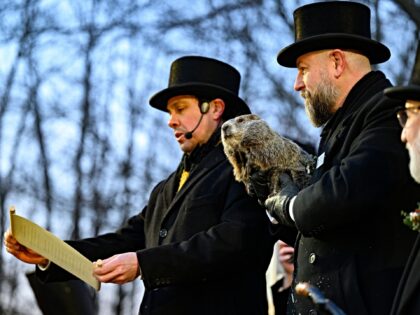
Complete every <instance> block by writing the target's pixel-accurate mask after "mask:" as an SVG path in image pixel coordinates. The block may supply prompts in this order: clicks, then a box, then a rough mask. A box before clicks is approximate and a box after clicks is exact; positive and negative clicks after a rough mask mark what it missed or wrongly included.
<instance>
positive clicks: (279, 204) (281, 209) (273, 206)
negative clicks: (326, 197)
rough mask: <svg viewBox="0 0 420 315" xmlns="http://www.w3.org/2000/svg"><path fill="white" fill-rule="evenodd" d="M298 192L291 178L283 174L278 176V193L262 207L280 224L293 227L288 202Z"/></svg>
mask: <svg viewBox="0 0 420 315" xmlns="http://www.w3.org/2000/svg"><path fill="white" fill-rule="evenodd" d="M298 192H299V189H298V187H297V186H296V185H295V183H293V181H292V178H291V177H290V176H289V175H287V174H286V173H283V174H281V175H280V192H279V193H278V194H277V195H275V196H273V197H270V198H268V199H267V200H266V201H265V203H264V205H265V207H266V209H267V211H268V213H269V214H270V215H271V216H272V217H274V218H275V219H276V220H277V221H278V222H279V223H280V224H284V225H289V226H295V223H294V221H293V220H292V218H291V217H290V213H289V204H290V200H291V199H292V198H293V197H294V196H296V195H297V193H298Z"/></svg>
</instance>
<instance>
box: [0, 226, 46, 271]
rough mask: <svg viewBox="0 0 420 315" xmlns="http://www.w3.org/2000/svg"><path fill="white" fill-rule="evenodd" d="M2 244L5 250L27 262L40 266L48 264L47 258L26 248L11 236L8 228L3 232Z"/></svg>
mask: <svg viewBox="0 0 420 315" xmlns="http://www.w3.org/2000/svg"><path fill="white" fill-rule="evenodd" d="M3 242H4V246H5V247H6V250H7V251H8V252H9V253H10V254H12V255H13V256H15V257H16V258H17V259H19V260H21V261H23V262H25V263H28V264H36V265H41V266H46V265H47V264H48V259H46V258H45V257H43V256H41V255H39V254H38V253H36V252H34V251H33V250H31V249H29V248H27V247H26V246H23V245H22V244H20V243H19V242H18V241H17V240H16V239H15V238H14V236H13V234H12V232H11V230H10V229H8V230H7V231H6V233H4V241H3Z"/></svg>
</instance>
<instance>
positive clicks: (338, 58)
mask: <svg viewBox="0 0 420 315" xmlns="http://www.w3.org/2000/svg"><path fill="white" fill-rule="evenodd" d="M329 58H330V61H331V62H332V66H333V70H332V72H333V75H334V77H335V78H336V79H338V78H339V77H340V76H341V74H342V73H343V71H344V68H345V63H346V58H345V55H344V51H342V50H341V49H334V50H332V51H330V53H329Z"/></svg>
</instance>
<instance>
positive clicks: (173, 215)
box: [37, 142, 273, 315]
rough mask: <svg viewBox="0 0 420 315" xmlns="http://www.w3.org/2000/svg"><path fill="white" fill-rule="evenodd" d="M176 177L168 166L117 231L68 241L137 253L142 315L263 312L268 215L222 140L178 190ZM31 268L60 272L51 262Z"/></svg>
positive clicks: (49, 276) (100, 252)
mask: <svg viewBox="0 0 420 315" xmlns="http://www.w3.org/2000/svg"><path fill="white" fill-rule="evenodd" d="M177 174H178V175H177ZM178 182H179V172H174V173H173V174H171V175H170V176H169V178H168V179H166V180H164V181H162V182H161V183H159V184H158V185H157V186H156V187H155V188H154V189H153V191H152V193H151V195H150V199H149V203H148V205H147V207H145V208H144V209H143V211H142V212H141V213H140V214H139V215H137V216H134V217H132V218H131V219H130V220H129V222H128V224H127V225H126V226H124V227H123V228H122V229H121V230H119V231H118V232H117V233H110V234H105V235H102V236H99V237H95V238H91V239H85V240H81V241H70V242H69V244H70V245H72V246H73V247H75V248H76V249H78V250H79V251H80V252H81V253H82V254H84V255H85V256H87V257H88V258H90V259H91V260H92V261H93V260H96V259H99V258H102V259H103V258H107V257H110V256H111V255H114V254H117V253H124V252H130V251H135V252H137V256H138V260H139V263H140V267H141V272H142V277H143V281H144V285H145V294H144V297H143V300H142V304H141V307H140V314H154V315H155V314H159V315H168V314H180V315H181V314H182V315H189V314H191V315H193V314H194V315H196V314H218V315H220V314H229V315H234V314H238V315H239V314H241V315H243V314H250V315H251V314H255V315H257V314H258V315H261V314H266V313H267V299H266V283H265V272H266V269H267V266H268V264H269V261H270V258H271V254H272V249H273V240H272V237H271V235H270V233H269V229H268V220H267V217H266V215H265V213H264V211H263V210H262V209H261V207H260V206H259V205H258V203H257V202H256V201H255V200H253V199H251V198H250V197H249V196H248V195H247V194H246V192H245V189H244V187H243V186H242V184H240V183H238V182H236V181H235V180H234V177H233V171H232V167H231V165H230V164H229V162H228V160H227V159H226V157H225V155H224V153H223V148H222V145H221V143H220V142H219V143H218V145H217V146H215V147H213V149H212V150H211V151H210V152H209V153H208V154H207V155H206V156H205V157H204V158H203V159H202V160H201V161H200V162H199V164H198V165H197V167H195V168H194V169H193V170H192V171H191V174H190V176H189V178H188V180H187V182H186V183H185V184H184V186H183V187H182V188H181V190H180V191H179V192H178V193H176V189H177V187H178ZM37 275H38V276H39V277H41V278H42V279H43V280H44V281H53V280H58V279H59V280H63V279H65V278H66V275H65V274H64V273H63V272H62V270H60V269H59V268H58V267H56V266H51V268H49V270H48V271H47V272H40V271H39V270H38V271H37ZM67 276H68V274H67Z"/></svg>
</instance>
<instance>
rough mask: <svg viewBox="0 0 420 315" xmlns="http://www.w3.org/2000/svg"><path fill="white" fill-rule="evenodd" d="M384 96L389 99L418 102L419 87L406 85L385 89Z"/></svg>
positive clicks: (419, 99)
mask: <svg viewBox="0 0 420 315" xmlns="http://www.w3.org/2000/svg"><path fill="white" fill-rule="evenodd" d="M384 94H385V95H386V96H388V97H390V98H393V99H397V100H401V101H406V100H413V101H420V85H414V84H412V85H406V86H396V87H390V88H386V89H385V90H384Z"/></svg>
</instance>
